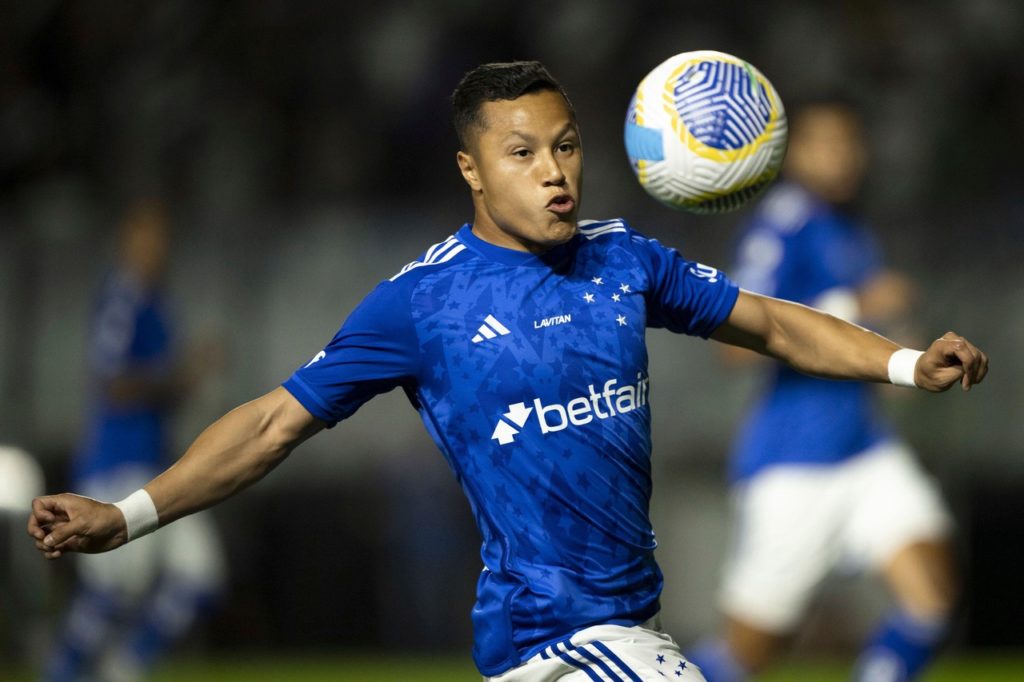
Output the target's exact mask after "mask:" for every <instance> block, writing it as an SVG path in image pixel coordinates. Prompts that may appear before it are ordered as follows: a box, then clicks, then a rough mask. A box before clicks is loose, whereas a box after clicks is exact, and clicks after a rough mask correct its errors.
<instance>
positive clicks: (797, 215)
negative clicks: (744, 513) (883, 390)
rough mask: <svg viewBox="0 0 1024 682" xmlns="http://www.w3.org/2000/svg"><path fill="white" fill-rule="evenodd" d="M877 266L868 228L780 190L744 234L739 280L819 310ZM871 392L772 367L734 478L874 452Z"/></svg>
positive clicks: (787, 187)
mask: <svg viewBox="0 0 1024 682" xmlns="http://www.w3.org/2000/svg"><path fill="white" fill-rule="evenodd" d="M880 266H881V263H880V257H879V250H878V247H877V245H876V243H875V241H874V240H873V238H872V237H871V235H870V234H869V233H868V232H867V231H866V230H865V229H864V227H863V226H861V225H860V224H858V223H857V222H855V221H854V220H852V219H851V218H850V217H849V216H847V215H845V214H843V213H841V212H839V211H837V210H836V209H835V208H833V207H831V206H829V205H828V204H827V203H825V202H823V201H821V200H820V199H818V198H816V197H815V196H814V195H812V194H810V193H809V192H807V191H806V190H804V189H803V188H801V187H800V186H798V185H795V184H791V183H780V184H778V185H776V186H775V187H773V188H772V189H771V190H770V192H769V193H768V194H767V195H766V196H765V198H764V199H763V200H762V201H761V203H760V204H759V205H758V208H757V210H756V212H755V213H754V214H753V216H752V218H751V220H750V221H749V223H748V225H747V226H746V227H745V229H744V230H743V232H742V236H741V239H740V245H739V259H738V265H737V267H736V269H735V272H734V274H735V279H736V282H737V284H739V286H741V287H743V288H744V289H747V290H750V291H754V292H757V293H762V294H765V295H768V296H774V297H777V298H784V299H787V300H790V301H796V302H797V303H803V304H805V305H811V306H814V305H815V304H816V303H817V302H818V301H819V300H820V297H821V296H822V294H825V293H826V292H836V291H841V290H847V291H849V292H851V293H852V291H853V290H856V289H857V288H858V287H859V286H861V285H862V284H863V283H864V282H865V281H866V280H867V279H869V278H870V277H871V276H873V275H874V274H876V273H877V271H878V269H879V268H880ZM873 390H874V389H873V388H872V387H871V386H870V385H868V384H865V383H862V382H854V381H830V380H826V379H817V378H813V377H809V376H807V375H805V374H801V373H799V372H797V371H795V370H793V369H790V368H789V367H788V366H785V365H782V364H781V363H779V364H777V365H775V366H774V367H773V369H772V370H771V375H770V377H769V378H768V381H767V384H766V386H765V387H764V390H763V392H762V393H761V395H760V397H759V398H758V399H757V400H756V401H755V403H754V405H753V407H752V409H751V410H750V413H749V415H748V416H747V418H746V420H745V422H744V424H743V426H742V428H741V429H740V432H739V435H738V437H737V439H736V442H735V443H734V444H733V450H732V456H731V466H730V473H731V476H732V478H733V479H734V480H742V479H746V478H749V477H751V476H753V475H754V474H756V473H758V472H759V471H761V470H762V469H764V468H765V467H768V466H771V465H774V464H792V463H800V464H831V463H835V462H840V461H843V460H844V459H846V458H848V457H851V456H853V455H855V454H857V453H859V452H863V451H864V450H866V449H868V448H869V447H871V446H872V445H874V444H876V443H878V442H879V441H881V440H882V439H884V438H886V437H887V436H888V435H889V429H888V427H887V425H886V424H885V423H884V422H883V421H882V420H881V419H880V418H879V416H878V415H877V414H876V411H875V405H874V398H873V396H874V393H873Z"/></svg>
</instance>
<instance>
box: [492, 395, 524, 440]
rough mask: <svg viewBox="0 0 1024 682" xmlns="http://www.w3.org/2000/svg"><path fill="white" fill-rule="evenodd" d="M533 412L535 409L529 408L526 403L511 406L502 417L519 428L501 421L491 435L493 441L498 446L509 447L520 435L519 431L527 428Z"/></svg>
mask: <svg viewBox="0 0 1024 682" xmlns="http://www.w3.org/2000/svg"><path fill="white" fill-rule="evenodd" d="M531 412H533V408H532V407H527V406H526V403H516V404H515V405H509V406H508V412H506V413H505V414H504V415H502V416H503V417H505V419H507V420H508V422H512V424H515V425H516V426H518V427H519V428H516V427H515V426H512V424H509V423H508V422H506V421H502V420H500V419H499V420H498V425H497V426H495V427H494V433H492V434H491V440H496V441H498V445H508V444H509V443H511V442H512V441H514V440H515V438H516V434H517V433H519V429H521V428H523V427H524V426H526V420H527V419H529V418H530V413H531Z"/></svg>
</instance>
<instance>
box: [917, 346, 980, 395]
mask: <svg viewBox="0 0 1024 682" xmlns="http://www.w3.org/2000/svg"><path fill="white" fill-rule="evenodd" d="M987 373H988V356H987V355H985V354H984V353H983V352H982V351H981V350H979V349H978V348H977V347H976V346H975V345H974V344H972V343H971V342H970V341H968V340H967V339H965V338H964V337H962V336H960V335H959V334H957V333H955V332H946V333H945V334H943V335H942V337H941V338H938V339H935V341H933V342H932V345H930V346H928V350H926V351H925V352H924V355H922V356H921V358H920V359H919V360H918V361H917V366H916V367H915V368H914V382H915V383H916V384H917V385H918V386H920V387H921V388H923V389H925V390H927V391H932V392H933V393H940V392H942V391H945V390H947V389H949V388H950V387H951V386H952V385H953V384H955V383H957V382H958V381H959V382H960V386H961V388H963V390H965V391H969V390H971V386H973V385H974V384H977V383H980V382H981V381H982V379H984V378H985V375H986V374H987Z"/></svg>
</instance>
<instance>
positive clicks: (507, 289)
mask: <svg viewBox="0 0 1024 682" xmlns="http://www.w3.org/2000/svg"><path fill="white" fill-rule="evenodd" d="M737 294H738V290H737V288H736V287H735V286H734V285H732V284H731V283H730V282H729V281H728V280H727V279H726V278H725V276H723V275H722V274H721V273H720V272H718V271H717V270H715V269H714V268H709V267H706V266H702V265H699V264H696V263H692V262H690V261H686V260H685V259H683V258H682V257H681V256H680V255H679V254H678V253H677V252H676V251H675V250H673V249H668V248H665V247H663V246H661V245H660V244H658V243H657V242H656V241H652V240H649V239H646V238H645V237H643V236H641V235H639V234H638V233H636V232H634V231H633V230H632V229H630V228H629V227H628V226H626V225H625V224H624V223H623V222H622V221H621V220H612V221H602V222H581V223H580V233H579V234H577V235H576V236H575V237H574V238H573V239H572V240H570V241H569V242H568V243H566V244H564V245H561V246H559V247H556V248H554V249H552V250H550V251H548V252H546V253H545V254H543V255H540V256H537V255H533V254H530V253H526V252H521V251H514V250H510V249H505V248H501V247H498V246H495V245H492V244H490V243H487V242H484V241H482V240H480V239H479V238H477V237H476V236H475V235H474V234H473V233H472V231H471V229H470V227H469V226H468V225H467V226H464V227H463V228H462V229H460V230H459V231H458V232H457V233H456V234H455V235H454V236H453V237H450V238H449V239H448V240H446V241H445V242H442V243H440V244H437V245H435V246H434V247H431V249H429V250H428V251H427V252H426V253H425V254H424V255H423V256H422V257H421V259H420V260H419V261H417V262H415V263H412V264H410V265H409V266H406V268H405V269H404V270H403V271H402V272H400V273H399V274H398V275H396V276H395V277H393V278H391V279H390V280H388V281H386V282H383V283H381V284H380V285H379V286H378V287H377V288H376V289H375V290H374V291H373V292H371V293H370V294H369V295H368V296H367V297H366V299H364V300H363V302H362V303H361V304H360V305H359V306H358V307H357V308H356V310H355V311H354V312H353V313H352V314H351V316H350V317H349V318H348V320H347V321H346V322H345V323H344V325H343V326H342V328H341V330H340V331H339V332H338V334H337V335H336V336H335V337H334V339H333V340H332V341H331V343H330V344H329V345H328V346H327V347H326V348H325V349H324V351H323V352H321V353H319V354H317V355H316V356H315V357H314V358H313V359H312V360H311V361H310V362H309V363H308V364H307V365H306V366H305V367H303V368H301V369H299V370H297V371H296V372H295V374H294V375H292V377H291V378H289V379H288V380H287V381H286V382H285V383H284V386H285V388H286V389H287V390H288V391H290V392H291V393H292V394H293V395H294V396H295V397H296V398H297V399H298V400H299V401H300V402H301V403H302V404H303V405H304V406H305V407H306V408H307V409H308V410H309V411H310V413H311V414H313V415H314V416H315V417H317V418H318V419H321V420H323V421H325V422H327V423H328V424H330V425H333V424H335V423H337V422H338V421H339V420H341V419H344V418H346V417H348V416H349V415H351V414H352V413H353V412H355V411H356V409H358V407H359V406H360V405H361V404H362V403H363V402H365V401H366V400H368V399H369V398H371V397H372V396H374V395H376V394H378V393H381V392H384V391H387V390H390V389H392V388H395V387H397V386H401V387H402V388H403V389H404V390H405V391H406V393H407V395H408V396H409V398H410V400H411V402H412V403H413V405H414V406H415V407H416V409H417V410H418V411H419V413H420V416H421V418H422V420H423V423H424V424H425V426H426V428H427V430H428V432H429V433H430V435H431V436H432V437H433V439H434V441H435V442H436V443H437V445H438V447H439V448H440V450H441V452H442V453H443V454H444V456H445V457H446V459H447V460H448V463H449V464H450V466H451V468H452V470H453V471H454V473H455V476H456V478H457V480H458V482H459V483H460V485H461V486H462V488H463V490H464V491H465V494H466V496H467V497H468V499H469V501H470V505H471V507H472V510H473V513H474V515H475V517H476V522H477V524H478V526H479V528H480V532H481V534H482V535H483V546H482V548H481V555H482V559H483V563H484V570H483V572H482V574H481V576H480V580H479V583H478V586H477V602H476V605H475V607H474V608H473V612H472V619H473V624H474V640H475V642H474V647H473V657H474V660H475V662H476V664H477V667H478V668H479V669H480V671H481V672H482V673H483V674H485V675H495V674H498V673H501V672H503V671H505V670H507V669H509V668H511V667H513V666H515V665H518V664H519V663H521V662H522V661H524V660H526V659H528V658H529V657H530V656H532V655H534V654H536V653H537V652H539V651H540V650H541V649H543V648H544V647H545V646H548V645H550V644H552V643H553V642H556V641H559V640H560V639H562V638H564V637H567V636H569V635H571V634H572V633H574V632H576V631H577V630H580V629H583V628H585V627H588V626H591V625H596V624H600V623H617V624H624V625H634V624H637V623H640V622H643V621H644V620H647V619H648V618H650V617H651V616H653V615H654V614H655V613H656V612H657V611H658V608H659V605H658V599H659V595H660V594H661V588H662V575H661V572H660V570H659V569H658V566H657V564H656V562H655V560H654V549H655V547H656V542H655V539H654V532H653V530H652V528H651V523H650V519H649V517H648V505H649V500H650V495H651V470H650V456H651V435H650V414H651V413H650V406H649V405H648V403H647V393H648V386H649V377H648V375H647V348H646V345H645V329H646V327H664V328H667V329H669V330H671V331H674V332H681V333H686V334H691V335H696V336H701V337H705V338H706V337H707V336H708V335H710V334H711V333H712V332H713V331H714V330H715V328H717V327H718V325H719V324H721V323H722V322H723V321H724V320H725V319H726V317H728V315H729V313H730V312H731V310H732V307H733V305H734V303H735V300H736V296H737Z"/></svg>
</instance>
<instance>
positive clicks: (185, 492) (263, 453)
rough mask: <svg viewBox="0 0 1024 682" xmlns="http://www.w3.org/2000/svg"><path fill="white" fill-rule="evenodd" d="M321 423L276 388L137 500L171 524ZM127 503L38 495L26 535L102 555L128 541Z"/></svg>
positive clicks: (205, 436)
mask: <svg viewBox="0 0 1024 682" xmlns="http://www.w3.org/2000/svg"><path fill="white" fill-rule="evenodd" d="M323 426H324V424H323V422H321V421H319V420H317V419H315V418H314V417H313V416H312V415H311V414H309V412H308V411H306V409H305V408H304V407H303V406H302V405H301V404H300V403H299V402H298V401H297V400H295V398H294V397H292V395H291V394H290V393H289V392H288V391H286V390H285V389H284V388H280V387H279V388H277V389H275V390H273V391H271V392H270V393H267V394H266V395H264V396H262V397H260V398H257V399H256V400H253V401H251V402H248V403H246V404H244V405H241V406H240V407H237V408H235V409H234V410H232V411H231V412H229V413H227V414H226V415H224V416H223V417H221V418H220V419H218V420H217V421H216V422H214V423H213V424H212V425H210V426H209V427H208V428H207V429H206V430H205V431H203V433H202V434H200V435H199V437H198V438H197V439H196V440H195V442H194V443H193V444H192V445H191V447H189V449H188V451H187V452H186V453H185V455H184V456H183V457H182V458H181V459H180V460H178V462H176V463H175V464H174V465H173V466H171V467H170V468H168V469H167V470H166V471H164V472H163V473H162V474H160V475H159V476H157V477H156V478H154V479H153V480H152V481H150V482H149V483H148V484H146V486H145V488H144V489H143V490H144V491H145V494H143V495H141V496H140V497H141V498H142V499H143V500H145V505H146V506H149V505H150V504H151V505H152V506H151V507H150V509H151V510H152V508H154V507H155V510H154V511H155V518H154V519H153V521H154V522H156V521H158V522H159V525H161V526H162V525H166V524H168V523H170V522H171V521H174V520H175V519H178V518H181V517H182V516H185V515H187V514H191V513H192V512H196V511H199V510H200V509H204V508H206V507H209V506H212V505H214V504H216V503H218V502H220V501H221V500H223V499H225V498H227V497H229V496H231V495H233V494H235V493H236V492H238V491H240V490H242V489H244V488H245V487H247V486H249V485H251V484H252V483H254V482H256V481H258V480H259V479H260V478H262V477H263V476H264V475H266V474H267V473H268V472H269V471H270V470H271V469H273V468H274V467H275V466H277V465H278V464H279V463H280V462H281V461H282V460H284V458H285V457H287V456H288V454H289V453H290V452H291V451H292V450H293V449H294V448H295V447H296V446H297V445H299V444H300V443H301V442H302V441H304V440H306V439H307V438H309V437H310V436H312V435H313V434H315V433H316V432H317V431H319V430H320V429H322V428H323ZM146 494H148V496H149V498H150V499H151V500H152V502H151V503H150V502H149V500H146V499H145V498H146ZM136 495H138V493H136ZM132 497H134V496H132ZM132 497H129V498H126V500H122V503H124V502H126V501H127V500H131V499H132ZM122 503H118V505H115V504H108V503H104V502H99V501H97V500H93V499H90V498H88V497H82V496H80V495H73V494H70V493H63V494H60V495H47V496H44V497H38V498H36V499H35V500H33V501H32V514H31V516H30V517H29V521H28V533H29V535H31V536H32V537H33V538H34V539H35V542H36V547H37V548H38V549H39V550H40V551H42V552H43V554H44V555H45V556H46V557H47V558H48V559H55V558H57V557H59V556H61V555H62V554H64V553H65V552H85V553H97V552H105V551H108V550H111V549H114V548H116V547H120V546H121V545H123V544H124V543H126V542H127V541H128V540H129V534H130V533H129V521H130V518H129V517H131V515H132V513H131V511H130V510H129V511H122V510H123V509H124V507H123V506H120V508H119V505H121V504H122Z"/></svg>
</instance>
